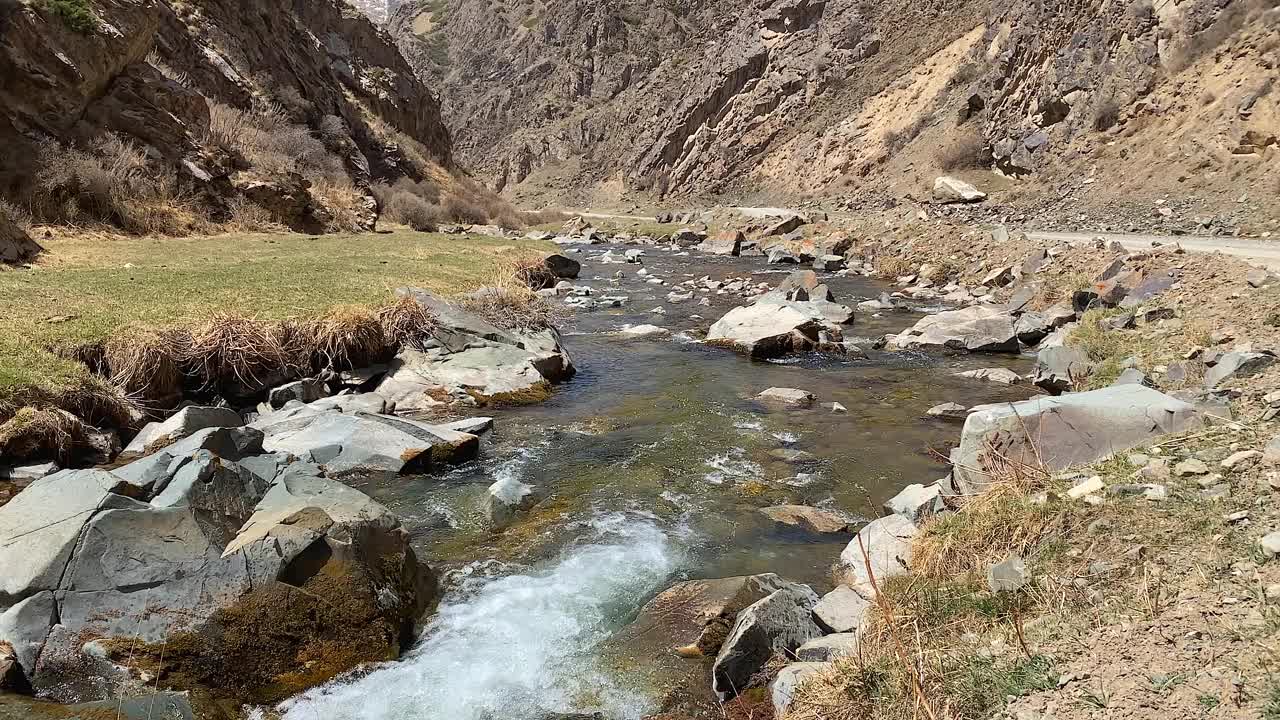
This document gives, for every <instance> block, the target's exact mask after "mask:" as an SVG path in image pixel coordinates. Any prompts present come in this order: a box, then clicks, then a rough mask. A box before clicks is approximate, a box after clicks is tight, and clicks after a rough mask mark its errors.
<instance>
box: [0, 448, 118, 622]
mask: <svg viewBox="0 0 1280 720" xmlns="http://www.w3.org/2000/svg"><path fill="white" fill-rule="evenodd" d="M129 488H130V486H128V484H127V483H126V482H125V481H124V480H122V479H120V478H119V477H117V476H115V475H113V474H111V473H109V472H106V471H103V470H63V471H62V472H59V473H54V474H53V475H50V476H48V477H45V478H41V479H39V480H36V481H35V482H33V483H31V485H30V486H28V487H27V488H26V489H25V490H23V491H22V492H20V493H18V495H17V496H15V497H14V498H13V499H12V500H10V501H9V502H8V503H6V504H5V505H3V506H0V568H3V569H4V572H2V573H0V607H9V606H10V605H13V604H14V603H17V602H18V601H20V600H23V599H25V598H27V597H30V596H31V595H34V594H36V593H38V592H40V591H42V590H56V589H57V588H58V581H59V580H60V579H61V577H62V573H63V570H64V569H65V568H66V566H67V560H68V558H70V557H71V552H72V549H73V548H74V547H75V543H76V540H78V539H79V537H80V529H81V528H82V527H84V524H85V522H86V521H87V520H88V519H89V518H90V517H91V516H92V515H93V514H94V513H95V512H97V511H99V510H101V509H103V508H107V507H113V506H116V505H118V504H119V503H121V502H126V503H127V502H132V501H130V500H129V499H128V498H127V497H124V496H123V495H119V494H116V491H118V490H126V491H128V489H129ZM0 639H2V638H0Z"/></svg>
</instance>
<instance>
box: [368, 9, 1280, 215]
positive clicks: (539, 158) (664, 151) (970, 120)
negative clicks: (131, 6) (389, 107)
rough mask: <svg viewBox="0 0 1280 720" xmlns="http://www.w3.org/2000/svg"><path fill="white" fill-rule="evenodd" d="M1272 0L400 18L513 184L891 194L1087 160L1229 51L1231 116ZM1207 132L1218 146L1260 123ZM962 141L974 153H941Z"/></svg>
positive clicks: (1205, 127)
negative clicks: (943, 175) (980, 174)
mask: <svg viewBox="0 0 1280 720" xmlns="http://www.w3.org/2000/svg"><path fill="white" fill-rule="evenodd" d="M1274 5H1275V3H1274V2H1273V1H1272V0H1182V1H1181V2H1173V1H1171V2H1159V3H1151V2H1148V1H1147V0H1070V1H1068V2H1061V3H1044V2H1039V1H1038V0H1000V1H999V2H995V3H979V2H972V1H966V0H950V1H944V0H912V1H910V2H906V3H874V2H867V1H866V0H760V1H758V2H754V3H747V4H743V3H732V2H727V1H726V0H685V1H675V2H670V3H661V4H651V3H641V2H630V1H628V0H616V1H602V0H568V1H567V2H559V3H544V2H540V1H538V0H535V1H534V2H532V3H529V2H516V1H515V0H509V1H503V0H496V1H489V2H480V0H415V1H414V2H409V3H405V4H404V5H402V6H400V7H399V8H398V10H397V11H396V12H395V13H394V14H393V16H392V18H391V20H390V22H389V26H388V27H389V30H390V31H391V32H392V34H393V35H395V36H396V38H397V40H398V41H399V42H400V44H401V47H402V48H403V49H404V50H405V53H406V56H407V57H408V58H409V59H410V62H411V63H412V64H413V65H414V67H415V69H416V70H417V71H418V72H419V74H420V75H421V76H422V77H424V78H427V79H428V80H430V81H431V82H433V83H438V84H439V86H440V87H442V104H443V107H444V112H445V116H446V121H447V122H448V123H449V124H450V126H451V127H453V128H454V129H455V132H456V136H455V138H456V143H455V147H456V150H457V153H458V155H459V157H460V158H461V159H462V161H463V162H464V163H468V164H470V165H472V166H474V167H475V168H476V169H477V170H478V171H480V172H481V173H482V174H483V175H484V176H485V177H486V178H487V179H489V180H491V181H492V182H493V183H494V184H495V185H497V186H500V187H506V188H507V189H508V192H511V193H513V194H515V195H517V196H519V195H521V194H522V193H529V194H532V193H533V192H534V190H540V191H543V194H544V195H554V194H556V193H557V192H559V193H560V194H564V193H566V192H568V193H569V194H571V195H572V194H574V193H572V192H571V191H573V190H583V189H587V190H590V191H593V192H595V198H597V199H599V198H601V197H602V195H603V196H605V197H608V196H613V197H617V196H619V195H621V194H623V193H633V192H635V191H644V190H656V191H657V193H656V194H658V195H663V194H674V195H680V196H685V195H697V194H711V195H726V194H727V195H734V194H747V193H749V192H753V191H757V190H759V191H763V192H764V193H765V194H770V195H775V196H791V197H794V196H799V195H803V194H807V193H814V194H823V195H831V194H836V193H841V192H848V191H850V190H852V189H857V190H859V191H867V190H875V191H876V192H877V193H879V192H880V191H882V190H883V189H884V186H886V185H889V184H892V183H896V182H900V181H902V180H907V181H909V183H907V184H911V185H914V184H915V183H916V181H917V180H918V179H919V178H917V177H916V175H917V174H918V175H922V176H923V175H930V176H932V175H936V174H937V171H938V170H939V169H948V168H939V167H938V165H939V164H944V165H945V164H954V163H961V164H963V163H968V164H969V165H971V166H972V167H973V168H977V167H991V166H992V165H994V167H995V168H997V169H999V170H1000V171H1001V172H1002V173H1003V174H1005V175H1008V176H1017V177H1027V176H1032V175H1035V176H1038V177H1042V178H1046V179H1047V181H1049V182H1053V181H1054V175H1053V174H1054V173H1055V172H1057V171H1058V170H1060V169H1062V168H1066V169H1069V170H1070V171H1071V172H1081V171H1086V172H1087V171H1088V168H1089V167H1090V165H1091V164H1096V163H1091V162H1089V159H1088V158H1085V157H1083V155H1086V154H1087V153H1083V152H1082V151H1080V150H1079V149H1078V148H1077V147H1076V141H1077V139H1078V138H1081V137H1082V136H1087V137H1097V136H1098V135H1099V134H1100V133H1107V132H1112V133H1118V134H1121V136H1122V137H1121V138H1120V140H1121V142H1122V143H1127V142H1128V139H1129V137H1130V136H1131V135H1132V134H1133V128H1134V125H1135V124H1136V125H1144V124H1145V123H1147V122H1150V121H1152V117H1153V116H1154V118H1155V120H1154V121H1155V122H1163V121H1164V120H1165V119H1167V118H1169V117H1170V115H1171V114H1172V113H1181V112H1183V111H1185V110H1187V108H1171V107H1169V105H1170V103H1164V104H1163V105H1161V104H1160V103H1157V102H1144V101H1148V100H1149V99H1150V98H1152V97H1153V95H1156V94H1159V93H1161V92H1162V91H1163V92H1170V93H1172V94H1174V95H1177V94H1178V92H1177V91H1175V88H1180V89H1181V90H1183V91H1188V90H1190V87H1189V86H1197V85H1199V84H1201V80H1202V78H1199V77H1198V76H1199V73H1198V71H1197V70H1196V69H1195V68H1192V67H1191V66H1192V65H1193V64H1194V63H1197V62H1204V61H1205V60H1206V58H1209V59H1211V58H1213V57H1214V56H1215V55H1220V54H1222V53H1234V54H1235V55H1236V56H1237V59H1238V61H1237V62H1236V64H1235V67H1234V70H1233V72H1235V73H1236V75H1233V76H1232V78H1231V81H1230V82H1228V83H1226V84H1227V86H1228V87H1227V90H1228V91H1229V92H1231V93H1232V94H1233V96H1232V99H1231V100H1230V101H1229V102H1231V103H1233V104H1234V105H1233V106H1232V108H1231V110H1232V111H1234V108H1235V105H1238V104H1239V103H1240V102H1242V101H1244V99H1245V96H1247V95H1250V94H1253V95H1257V90H1258V86H1259V85H1260V83H1262V82H1263V78H1264V77H1265V75H1266V74H1267V72H1268V70H1267V69H1268V68H1273V67H1274V62H1275V57H1276V51H1275V45H1276V43H1275V42H1274V40H1267V39H1266V38H1267V37H1270V38H1274V37H1275V30H1274V19H1275V15H1276V11H1275V10H1272V9H1270V8H1272V6H1274ZM1268 13H1269V14H1268ZM1266 18H1271V28H1270V29H1267V30H1261V28H1266V27H1267V20H1266ZM1249 33H1263V35H1261V36H1259V37H1255V38H1253V40H1249V39H1248V38H1247V37H1246V36H1247V35H1249ZM1240 59H1243V60H1244V61H1245V62H1246V63H1252V66H1251V67H1249V68H1242V67H1241V64H1242V63H1241V62H1240V61H1239V60H1240ZM1210 74H1211V75H1212V74H1214V73H1213V72H1212V71H1211V73H1210ZM1237 78H1238V82H1237ZM1183 86H1188V87H1183ZM1198 90H1199V88H1198V87H1197V89H1196V90H1193V91H1192V92H1198ZM1237 96H1238V97H1237ZM1255 104H1257V103H1256V101H1255ZM1257 112H1258V111H1255V115H1254V117H1253V118H1252V122H1253V124H1254V125H1256V124H1257V123H1258V122H1259V121H1261V120H1263V118H1261V117H1259V116H1258V115H1257V114H1256V113H1257ZM1263 112H1268V113H1269V112H1270V110H1266V111H1263ZM1229 114H1231V115H1234V112H1232V113H1229ZM1226 119H1227V120H1232V121H1233V122H1234V120H1238V119H1239V118H1236V117H1231V118H1226ZM1135 120H1136V123H1135V122H1134V121H1135ZM1126 123H1128V124H1129V128H1126V129H1124V130H1123V131H1121V130H1112V128H1113V127H1115V126H1117V125H1124V124H1126ZM1197 128H1198V129H1197V130H1196V137H1195V141H1196V142H1200V143H1201V144H1204V145H1212V146H1217V147H1218V150H1219V151H1220V153H1219V154H1220V155H1229V154H1230V152H1231V148H1232V147H1234V146H1235V145H1236V144H1238V142H1239V139H1240V137H1241V135H1242V133H1243V132H1245V131H1246V130H1247V129H1248V128H1247V127H1245V126H1244V125H1241V124H1240V123H1235V124H1232V125H1230V126H1229V127H1228V128H1226V129H1225V131H1224V129H1223V128H1220V127H1212V128H1211V127H1209V123H1207V122H1205V123H1201V124H1199V125H1197ZM970 135H976V136H977V139H976V141H970V140H967V137H968V136H970ZM958 137H964V138H966V141H967V142H970V143H976V145H977V148H976V149H975V150H974V151H973V152H971V153H970V154H972V155H981V157H980V158H978V159H977V160H971V159H966V158H960V159H958V160H945V159H944V160H941V161H939V160H938V159H937V156H939V155H947V154H951V155H955V154H956V153H957V152H959V151H958V150H948V148H947V147H945V146H947V145H951V144H954V143H955V142H956V138H958ZM1098 144H1100V143H1095V146H1096V145H1098ZM978 151H981V152H978ZM961 154H963V153H961ZM1259 164H1260V165H1261V164H1262V163H1259ZM1249 172H1254V171H1253V170H1250V171H1249ZM1259 172H1260V171H1259ZM1114 175H1115V177H1116V178H1117V180H1118V181H1119V180H1123V179H1124V178H1125V177H1127V175H1128V171H1127V170H1126V169H1124V168H1121V167H1118V166H1117V167H1115V168H1114ZM929 180H930V181H931V180H932V177H929ZM913 189H914V188H913ZM738 191H742V192H741V193H739V192H738ZM897 192H898V194H903V193H904V192H906V188H905V187H903V188H900V189H899V190H898V191H897ZM577 194H578V195H580V196H586V195H590V193H589V192H579V193H577Z"/></svg>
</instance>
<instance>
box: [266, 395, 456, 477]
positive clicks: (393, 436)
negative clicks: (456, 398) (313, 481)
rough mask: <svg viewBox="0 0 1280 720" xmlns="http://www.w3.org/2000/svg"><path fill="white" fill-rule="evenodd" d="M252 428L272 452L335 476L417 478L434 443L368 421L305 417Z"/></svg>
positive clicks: (322, 414)
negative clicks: (415, 474) (384, 474)
mask: <svg viewBox="0 0 1280 720" xmlns="http://www.w3.org/2000/svg"><path fill="white" fill-rule="evenodd" d="M252 427H255V428H258V429H260V430H262V432H263V434H264V435H265V437H264V439H263V441H262V446H263V448H265V449H266V450H267V451H268V452H283V453H290V454H292V455H295V456H297V457H299V458H302V459H304V460H308V461H311V462H315V463H317V464H319V465H323V466H324V468H325V470H326V472H327V473H329V474H331V475H347V474H352V473H359V472H378V471H381V472H389V473H413V472H420V471H422V470H425V469H426V468H427V467H429V466H430V464H431V459H432V445H433V443H432V441H431V440H430V439H428V438H426V437H423V436H421V435H419V434H411V433H410V432H408V431H407V430H406V429H404V428H401V427H393V426H391V425H389V424H387V423H384V422H381V421H379V420H377V419H374V418H373V417H371V416H367V415H346V414H343V413H340V412H337V411H333V410H330V411H318V412H304V413H300V414H297V415H295V416H293V417H290V418H287V419H284V420H279V421H277V420H276V418H275V417H274V416H265V417H263V418H260V419H259V420H257V421H255V422H254V423H253V425H252Z"/></svg>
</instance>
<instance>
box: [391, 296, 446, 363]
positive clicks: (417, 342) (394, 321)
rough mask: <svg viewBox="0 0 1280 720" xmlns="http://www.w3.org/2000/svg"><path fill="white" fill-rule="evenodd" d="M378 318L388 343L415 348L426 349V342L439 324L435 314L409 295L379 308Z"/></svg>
mask: <svg viewBox="0 0 1280 720" xmlns="http://www.w3.org/2000/svg"><path fill="white" fill-rule="evenodd" d="M377 319H378V323H379V324H380V325H381V326H382V333H383V337H384V338H385V340H386V342H387V344H388V345H393V346H398V347H408V348H413V349H414V350H425V349H426V343H427V341H428V340H430V339H431V333H432V332H433V331H434V330H435V329H436V326H437V323H436V317H435V315H433V314H432V313H431V311H430V310H428V309H427V308H426V306H425V305H423V304H422V303H420V302H418V301H417V300H414V299H413V298H411V297H407V296H404V297H400V298H397V299H396V301H395V302H393V303H391V304H390V305H384V306H383V307H381V308H379V309H378V313H377Z"/></svg>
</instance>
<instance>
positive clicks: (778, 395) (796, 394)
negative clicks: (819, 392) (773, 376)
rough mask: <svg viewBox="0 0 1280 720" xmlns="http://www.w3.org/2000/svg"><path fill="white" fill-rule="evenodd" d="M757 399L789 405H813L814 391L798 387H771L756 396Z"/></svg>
mask: <svg viewBox="0 0 1280 720" xmlns="http://www.w3.org/2000/svg"><path fill="white" fill-rule="evenodd" d="M756 399H758V400H763V401H765V402H769V403H778V404H779V405H786V406H787V407H810V406H812V405H813V402H814V399H815V398H814V396H813V393H811V392H809V391H808V390H800V389H798V388H782V387H771V388H769V389H768V390H765V391H763V392H761V393H760V394H759V395H757V396H756Z"/></svg>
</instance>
